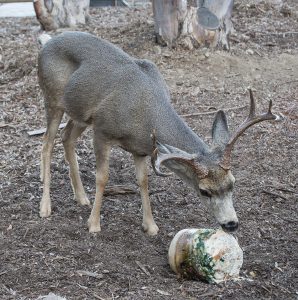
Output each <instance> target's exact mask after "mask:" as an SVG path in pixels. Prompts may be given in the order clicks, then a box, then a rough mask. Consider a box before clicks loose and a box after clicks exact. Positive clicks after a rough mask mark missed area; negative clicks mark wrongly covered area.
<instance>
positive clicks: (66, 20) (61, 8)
mask: <svg viewBox="0 0 298 300" xmlns="http://www.w3.org/2000/svg"><path fill="white" fill-rule="evenodd" d="M89 5H90V0H34V9H35V13H36V17H37V19H38V21H39V22H40V24H41V27H42V29H43V30H46V31H48V30H56V29H58V28H60V27H75V26H76V25H77V24H85V23H86V21H87V20H88V18H89Z"/></svg>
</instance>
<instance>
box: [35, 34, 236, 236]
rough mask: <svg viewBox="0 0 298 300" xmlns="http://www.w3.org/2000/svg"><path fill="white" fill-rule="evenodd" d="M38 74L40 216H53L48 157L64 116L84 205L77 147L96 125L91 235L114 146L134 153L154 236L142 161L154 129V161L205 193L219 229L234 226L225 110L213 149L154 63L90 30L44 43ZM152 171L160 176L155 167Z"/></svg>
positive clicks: (146, 220)
mask: <svg viewBox="0 0 298 300" xmlns="http://www.w3.org/2000/svg"><path fill="white" fill-rule="evenodd" d="M38 76H39V83H40V86H41V88H42V90H43V93H44V97H45V109H46V116H47V131H46V134H45V137H44V143H43V149H42V157H41V179H42V180H43V182H44V190H43V197H42V200H41V203H40V215H41V216H42V217H47V216H49V215H50V213H51V203H50V194H49V186H50V159H51V153H52V148H53V142H54V138H55V135H56V132H57V129H58V126H59V124H60V121H61V118H62V116H63V114H64V113H66V114H67V115H68V116H69V118H70V120H69V121H68V123H67V125H66V127H65V129H64V131H63V135H62V140H63V145H64V149H65V157H66V160H67V161H68V162H69V166H70V177H71V183H72V187H73V191H74V194H75V198H76V200H77V201H78V202H79V203H80V204H83V205H84V204H89V203H90V202H89V200H88V199H87V197H86V194H85V191H84V188H83V186H82V183H81V179H80V176H79V169H78V164H77V159H76V155H75V150H74V144H75V141H76V139H77V138H78V137H79V136H80V135H81V133H82V132H83V131H84V130H85V128H86V127H87V126H89V125H90V126H92V127H93V132H94V139H93V140H94V151H95V156H96V196H95V201H94V205H93V209H92V212H91V215H90V218H89V220H88V224H89V231H90V232H98V231H100V230H101V228H100V208H101V203H102V197H103V191H104V188H105V185H106V183H107V180H108V168H109V153H110V149H111V147H112V146H114V145H120V146H121V147H123V148H124V149H126V150H127V151H129V152H131V153H132V154H133V156H134V160H135V165H136V174H137V179H138V183H139V185H140V191H141V197H142V204H143V227H144V229H145V231H147V232H148V233H149V234H152V235H153V234H156V233H157V231H158V227H157V226H156V224H155V222H154V220H153V217H152V213H151V207H150V200H149V195H148V179H147V169H146V156H149V155H152V151H153V143H152V138H151V134H152V132H156V138H157V140H158V142H157V144H156V143H155V145H156V151H155V154H154V155H155V160H156V159H157V158H161V157H162V156H163V157H165V155H166V156H167V158H166V159H165V160H164V163H165V165H166V166H167V167H168V168H169V169H171V170H173V171H174V172H175V173H177V174H178V175H179V176H180V177H181V178H182V179H183V180H184V181H185V182H187V183H188V184H189V185H191V186H192V187H194V188H195V190H196V191H197V192H198V194H202V193H200V191H202V188H203V191H205V189H208V191H206V194H205V195H204V192H203V195H201V196H202V197H205V198H206V199H211V200H212V199H213V204H212V205H211V206H213V210H214V214H215V217H216V218H217V219H218V221H219V222H220V223H221V225H226V224H228V223H229V222H230V225H231V222H232V223H233V226H230V228H229V229H228V230H230V231H232V230H234V229H236V227H237V222H238V220H237V217H236V213H235V210H234V208H233V204H232V197H231V193H232V187H233V186H232V185H233V181H234V179H233V176H232V175H231V172H230V171H229V170H224V169H223V168H221V167H219V166H218V159H219V158H220V157H221V155H222V152H223V146H224V144H225V143H226V142H227V140H228V130H227V124H226V120H225V116H224V114H223V113H219V114H218V115H217V117H216V119H215V122H214V125H213V136H214V145H213V146H214V147H211V148H209V147H208V146H207V145H206V144H205V143H204V142H203V141H202V140H201V139H200V138H199V137H198V136H197V135H196V134H195V133H194V132H193V131H192V130H191V129H190V128H189V127H188V126H187V125H186V124H185V122H184V121H183V120H182V119H181V118H180V117H179V116H178V115H177V113H176V111H175V110H174V109H173V107H172V106H171V104H170V95H169V92H168V88H167V86H166V84H165V82H164V80H163V78H162V76H161V75H160V73H159V71H158V69H157V67H156V66H155V65H154V64H153V63H152V62H150V61H147V60H141V59H135V58H132V57H131V56H129V55H128V54H126V53H125V52H123V51H122V50H121V49H119V48H117V47H116V46H114V45H112V44H111V43H109V42H107V41H104V40H102V39H98V38H96V37H95V36H92V35H90V34H87V33H81V32H68V33H64V34H61V35H59V36H57V37H55V38H53V39H51V40H50V41H48V42H47V43H46V44H45V45H44V47H43V49H42V50H41V53H40V55H39V67H38ZM169 155H170V156H171V157H170V158H169ZM174 156H175V157H174ZM154 169H155V171H157V173H161V172H159V169H158V166H156V168H154ZM207 169H208V172H207V171H206V170H207ZM206 172H207V173H206ZM203 174H205V175H203ZM208 174H209V175H208ZM210 174H212V175H210ZM210 176H211V177H210ZM209 177H210V178H209ZM227 187H228V188H227ZM212 190H213V191H214V195H215V194H216V195H217V196H216V197H215V196H214V195H213V194H212V192H211V191H212ZM219 190H221V191H222V192H221V194H219V192H218V191H219ZM211 194H212V195H211ZM214 197H215V198H214ZM211 202H212V201H211Z"/></svg>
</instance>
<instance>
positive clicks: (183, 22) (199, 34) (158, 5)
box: [153, 0, 234, 49]
mask: <svg viewBox="0 0 298 300" xmlns="http://www.w3.org/2000/svg"><path fill="white" fill-rule="evenodd" d="M233 4H234V1H233V0H222V1H218V0H198V1H196V0H163V1H159V0H153V14H154V20H155V33H156V39H157V42H158V43H159V44H162V45H167V46H169V47H173V46H176V45H177V43H178V44H181V45H183V46H185V47H186V48H188V49H193V48H196V47H199V46H208V47H216V46H219V47H223V48H224V49H229V41H228V36H229V34H230V32H231V31H232V30H233V24H232V21H231V14H232V9H233Z"/></svg>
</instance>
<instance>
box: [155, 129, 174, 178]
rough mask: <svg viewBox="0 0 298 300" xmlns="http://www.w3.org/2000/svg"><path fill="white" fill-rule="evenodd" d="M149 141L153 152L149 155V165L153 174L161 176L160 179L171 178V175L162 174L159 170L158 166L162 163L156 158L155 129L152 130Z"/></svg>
mask: <svg viewBox="0 0 298 300" xmlns="http://www.w3.org/2000/svg"><path fill="white" fill-rule="evenodd" d="M151 139H152V142H153V152H152V155H151V164H152V168H153V170H154V172H155V174H156V175H159V176H162V177H168V176H171V175H172V173H164V172H162V171H161V170H160V165H161V163H162V162H161V161H160V158H158V156H157V152H158V149H157V140H156V130H155V129H153V132H152V134H151Z"/></svg>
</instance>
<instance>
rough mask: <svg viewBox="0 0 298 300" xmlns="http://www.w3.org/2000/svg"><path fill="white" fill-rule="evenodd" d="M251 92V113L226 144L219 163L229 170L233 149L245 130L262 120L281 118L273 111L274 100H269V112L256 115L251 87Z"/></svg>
mask: <svg viewBox="0 0 298 300" xmlns="http://www.w3.org/2000/svg"><path fill="white" fill-rule="evenodd" d="M249 94H250V109H249V115H248V117H247V118H246V120H245V121H244V122H243V123H242V124H241V125H240V126H239V127H238V129H237V130H236V132H235V133H234V134H233V135H232V136H231V138H230V140H229V142H228V143H227V145H226V148H225V151H224V154H223V157H222V160H221V162H220V163H219V165H220V166H221V167H222V168H223V169H225V170H229V169H230V165H231V152H232V150H233V146H234V144H235V142H236V141H237V139H238V138H239V137H240V136H241V135H242V134H243V132H244V131H245V130H246V129H247V128H249V127H251V126H252V125H254V124H256V123H259V122H262V121H266V120H279V119H280V117H279V116H277V115H274V114H273V113H272V112H271V108H272V101H271V100H270V101H269V108H268V111H267V113H264V114H261V115H256V113H255V107H256V104H255V100H254V97H253V93H252V90H251V89H249Z"/></svg>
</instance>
